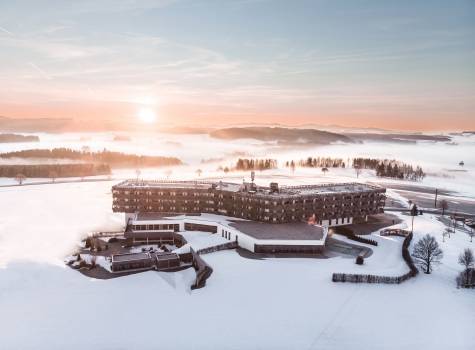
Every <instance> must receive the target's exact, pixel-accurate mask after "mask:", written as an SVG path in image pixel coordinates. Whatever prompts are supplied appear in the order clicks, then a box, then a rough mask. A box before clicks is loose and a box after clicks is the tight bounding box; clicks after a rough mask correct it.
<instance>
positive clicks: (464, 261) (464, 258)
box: [459, 248, 474, 285]
mask: <svg viewBox="0 0 475 350" xmlns="http://www.w3.org/2000/svg"><path fill="white" fill-rule="evenodd" d="M459 264H460V265H462V266H463V267H465V271H464V275H465V285H468V283H469V271H470V268H472V267H473V266H474V256H473V252H472V250H471V249H470V248H466V249H465V250H464V251H463V253H462V254H460V255H459Z"/></svg>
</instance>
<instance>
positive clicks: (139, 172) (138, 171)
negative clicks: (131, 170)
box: [135, 169, 142, 182]
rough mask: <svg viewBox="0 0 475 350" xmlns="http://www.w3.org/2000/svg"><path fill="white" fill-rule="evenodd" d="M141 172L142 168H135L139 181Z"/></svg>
mask: <svg viewBox="0 0 475 350" xmlns="http://www.w3.org/2000/svg"><path fill="white" fill-rule="evenodd" d="M140 174H142V171H140V169H135V175H136V176H137V182H138V181H139V177H140Z"/></svg>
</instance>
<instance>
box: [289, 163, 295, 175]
mask: <svg viewBox="0 0 475 350" xmlns="http://www.w3.org/2000/svg"><path fill="white" fill-rule="evenodd" d="M290 170H291V171H292V174H293V173H295V162H294V161H293V160H292V161H291V162H290Z"/></svg>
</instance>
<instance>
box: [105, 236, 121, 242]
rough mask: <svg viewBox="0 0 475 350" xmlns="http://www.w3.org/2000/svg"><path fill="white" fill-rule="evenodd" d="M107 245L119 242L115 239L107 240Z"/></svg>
mask: <svg viewBox="0 0 475 350" xmlns="http://www.w3.org/2000/svg"><path fill="white" fill-rule="evenodd" d="M107 242H108V243H117V242H119V240H118V239H117V238H116V237H112V238H109V240H108V241H107Z"/></svg>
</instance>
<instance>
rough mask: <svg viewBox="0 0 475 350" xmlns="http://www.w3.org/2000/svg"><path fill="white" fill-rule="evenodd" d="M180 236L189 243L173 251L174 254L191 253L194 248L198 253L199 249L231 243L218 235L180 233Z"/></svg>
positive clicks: (195, 232) (197, 232)
mask: <svg viewBox="0 0 475 350" xmlns="http://www.w3.org/2000/svg"><path fill="white" fill-rule="evenodd" d="M180 234H181V235H182V236H183V237H185V239H186V241H187V242H188V243H186V244H185V245H183V246H182V247H180V248H178V249H175V250H174V251H173V252H174V253H189V252H190V247H191V248H193V250H194V251H197V250H199V249H203V248H209V247H214V246H217V245H220V244H223V243H228V242H229V240H227V239H226V238H224V237H221V236H220V235H218V234H210V233H208V232H200V231H186V232H180Z"/></svg>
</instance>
